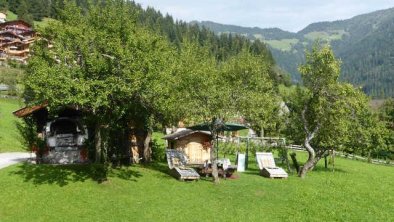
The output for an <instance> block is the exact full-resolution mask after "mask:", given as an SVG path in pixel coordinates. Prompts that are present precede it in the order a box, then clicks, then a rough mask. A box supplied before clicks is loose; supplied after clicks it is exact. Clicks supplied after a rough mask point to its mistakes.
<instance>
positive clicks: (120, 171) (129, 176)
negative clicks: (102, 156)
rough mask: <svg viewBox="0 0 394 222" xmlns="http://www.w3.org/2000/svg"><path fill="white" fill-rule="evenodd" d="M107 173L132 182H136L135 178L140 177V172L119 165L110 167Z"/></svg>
mask: <svg viewBox="0 0 394 222" xmlns="http://www.w3.org/2000/svg"><path fill="white" fill-rule="evenodd" d="M109 175H110V176H111V177H117V178H120V179H123V180H129V181H133V182H137V178H140V177H142V174H141V173H140V172H138V171H134V170H132V169H130V167H120V168H115V169H111V171H110V173H109Z"/></svg>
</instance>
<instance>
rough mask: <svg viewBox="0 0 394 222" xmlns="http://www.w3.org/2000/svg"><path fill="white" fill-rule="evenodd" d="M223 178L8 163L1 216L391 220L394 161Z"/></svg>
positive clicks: (2, 178) (2, 176)
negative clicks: (102, 175)
mask: <svg viewBox="0 0 394 222" xmlns="http://www.w3.org/2000/svg"><path fill="white" fill-rule="evenodd" d="M250 166H251V167H253V168H252V169H250V170H249V171H247V172H245V173H242V174H240V178H239V179H235V180H226V181H223V180H222V182H221V184H220V185H217V186H215V185H213V184H212V183H211V182H210V181H207V180H205V178H203V179H202V180H200V181H198V182H179V181H177V180H175V179H174V178H172V177H170V176H168V174H167V170H166V169H167V168H166V165H165V164H158V165H155V167H141V166H134V167H131V168H128V169H126V168H124V169H123V170H117V171H114V172H113V175H112V177H111V178H110V181H109V182H106V183H104V184H97V183H96V182H94V181H92V180H91V179H90V176H89V174H87V172H86V171H84V170H80V167H69V166H68V167H64V166H63V167H62V166H45V165H41V166H29V165H22V164H20V165H17V166H12V167H8V168H6V169H3V170H0V187H4V188H5V187H6V188H7V189H4V190H3V191H2V192H0V206H1V207H0V218H1V221H212V220H215V221H289V220H290V221H321V220H329V221H334V220H335V221H388V220H390V218H391V219H392V209H393V208H394V182H393V170H394V169H393V168H392V167H387V166H375V165H371V164H367V163H363V162H357V161H351V160H344V159H339V158H337V161H336V166H337V171H336V172H334V173H333V172H330V171H326V170H324V169H323V168H322V166H321V165H319V167H318V168H317V170H316V171H314V172H313V173H310V174H309V175H308V177H307V178H306V179H305V180H301V179H299V178H298V177H296V176H294V175H293V176H290V178H289V179H287V180H270V179H266V178H262V177H260V176H258V171H257V169H256V164H255V163H254V160H253V159H251V160H250Z"/></svg>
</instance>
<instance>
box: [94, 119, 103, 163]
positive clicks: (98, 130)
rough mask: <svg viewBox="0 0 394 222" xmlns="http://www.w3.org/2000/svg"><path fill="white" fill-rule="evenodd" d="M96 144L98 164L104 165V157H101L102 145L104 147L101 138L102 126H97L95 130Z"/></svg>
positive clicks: (96, 160)
mask: <svg viewBox="0 0 394 222" xmlns="http://www.w3.org/2000/svg"><path fill="white" fill-rule="evenodd" d="M94 144H95V150H96V159H95V162H96V163H102V155H101V145H102V138H101V126H100V124H98V123H97V124H96V127H95V129H94Z"/></svg>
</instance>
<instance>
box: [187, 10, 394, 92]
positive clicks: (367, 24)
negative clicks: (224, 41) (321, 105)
mask: <svg viewBox="0 0 394 222" xmlns="http://www.w3.org/2000/svg"><path fill="white" fill-rule="evenodd" d="M194 23H196V24H198V25H200V26H204V27H206V28H208V29H210V30H212V31H214V32H215V33H216V34H219V35H220V34H223V33H227V34H229V33H231V34H239V35H243V36H245V37H247V38H249V39H251V40H257V39H259V40H261V41H264V42H265V43H266V44H267V45H268V46H269V47H270V48H271V51H272V54H273V56H274V58H275V60H276V62H277V63H278V65H279V66H280V67H281V68H282V69H284V70H285V71H287V72H288V73H290V75H291V76H292V79H293V81H294V82H299V81H300V76H299V73H298V71H297V66H298V65H299V64H301V63H302V62H303V61H304V51H305V49H308V48H310V47H311V45H312V44H313V43H314V42H315V41H316V40H318V39H319V41H321V42H323V43H328V44H330V45H331V46H332V48H333V50H334V52H335V54H336V56H337V57H338V58H340V59H341V60H342V61H343V64H342V73H341V79H342V80H343V81H346V82H350V83H352V84H354V85H355V86H358V87H362V88H363V90H364V91H365V92H366V93H367V94H369V95H371V96H372V97H377V98H382V97H388V96H390V97H393V96H394V89H391V88H394V87H392V86H393V85H394V74H393V72H394V71H393V72H392V71H391V70H394V49H393V47H392V45H394V8H389V9H383V10H378V11H374V12H371V13H366V14H362V15H357V16H354V17H352V18H350V19H344V20H337V21H322V22H315V23H311V24H309V25H307V26H306V27H305V28H303V29H302V30H300V31H298V32H289V31H285V30H282V29H280V28H259V27H253V28H248V27H241V26H236V25H223V24H220V23H215V22H210V21H202V22H196V21H194Z"/></svg>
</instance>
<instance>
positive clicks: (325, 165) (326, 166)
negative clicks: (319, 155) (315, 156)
mask: <svg viewBox="0 0 394 222" xmlns="http://www.w3.org/2000/svg"><path fill="white" fill-rule="evenodd" d="M324 168H326V169H327V168H328V164H327V155H324Z"/></svg>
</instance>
